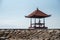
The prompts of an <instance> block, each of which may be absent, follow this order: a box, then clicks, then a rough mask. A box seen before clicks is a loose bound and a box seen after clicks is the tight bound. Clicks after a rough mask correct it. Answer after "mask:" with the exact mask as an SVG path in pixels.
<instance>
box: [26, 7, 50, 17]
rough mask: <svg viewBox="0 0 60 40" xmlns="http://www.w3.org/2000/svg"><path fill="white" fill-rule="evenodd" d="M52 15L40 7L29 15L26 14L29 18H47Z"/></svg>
mask: <svg viewBox="0 0 60 40" xmlns="http://www.w3.org/2000/svg"><path fill="white" fill-rule="evenodd" d="M49 16H50V15H47V14H45V13H44V12H42V11H40V10H39V9H38V8H37V10H35V11H34V12H32V13H31V14H29V15H28V16H25V17H27V18H45V17H49Z"/></svg>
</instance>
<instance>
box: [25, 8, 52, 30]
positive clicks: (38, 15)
mask: <svg viewBox="0 0 60 40" xmlns="http://www.w3.org/2000/svg"><path fill="white" fill-rule="evenodd" d="M50 16H51V15H47V14H45V13H44V12H42V11H40V10H39V9H38V8H37V10H35V11H34V12H32V13H31V14H29V15H28V16H25V17H26V18H30V27H29V28H35V29H47V27H46V26H45V18H46V17H50ZM32 19H34V23H32ZM36 19H38V20H36ZM41 19H43V23H41ZM37 21H38V23H37ZM37 25H38V26H37Z"/></svg>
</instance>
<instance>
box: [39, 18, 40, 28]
mask: <svg viewBox="0 0 60 40" xmlns="http://www.w3.org/2000/svg"><path fill="white" fill-rule="evenodd" d="M39 27H40V18H39Z"/></svg>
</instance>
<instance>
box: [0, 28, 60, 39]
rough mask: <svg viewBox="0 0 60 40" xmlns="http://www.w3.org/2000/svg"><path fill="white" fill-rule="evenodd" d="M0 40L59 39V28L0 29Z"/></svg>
mask: <svg viewBox="0 0 60 40" xmlns="http://www.w3.org/2000/svg"><path fill="white" fill-rule="evenodd" d="M0 40H60V29H0Z"/></svg>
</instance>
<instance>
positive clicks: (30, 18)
mask: <svg viewBox="0 0 60 40" xmlns="http://www.w3.org/2000/svg"><path fill="white" fill-rule="evenodd" d="M30 27H32V18H30Z"/></svg>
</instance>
